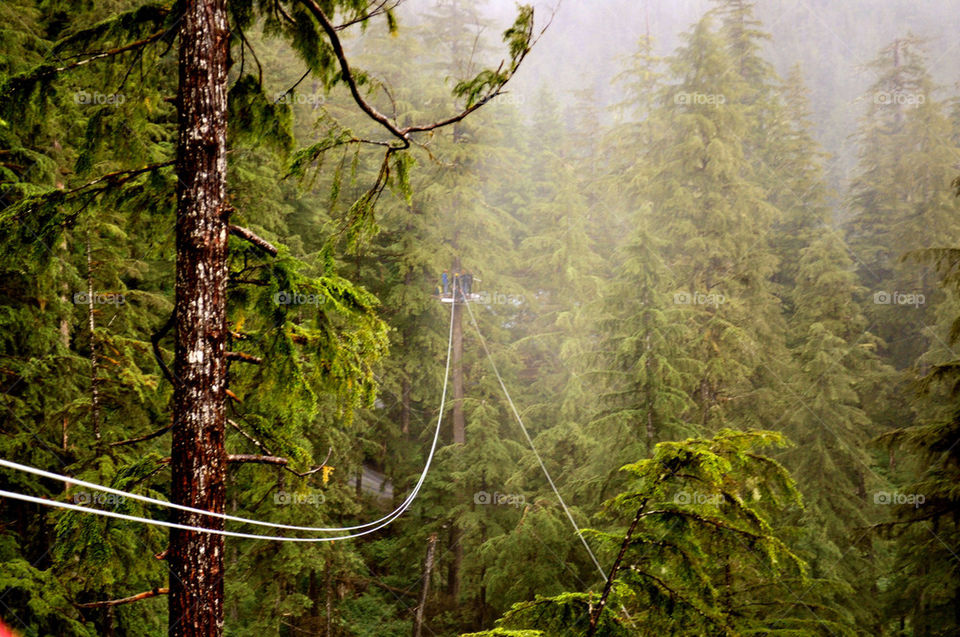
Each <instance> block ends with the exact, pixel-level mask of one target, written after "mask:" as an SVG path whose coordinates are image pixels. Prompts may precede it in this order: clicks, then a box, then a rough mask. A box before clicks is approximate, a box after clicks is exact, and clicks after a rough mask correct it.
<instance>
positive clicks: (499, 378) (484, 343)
mask: <svg viewBox="0 0 960 637" xmlns="http://www.w3.org/2000/svg"><path fill="white" fill-rule="evenodd" d="M463 304H464V305H465V306H467V312H469V313H470V320H471V321H472V322H473V328H474V329H475V330H476V332H477V338H479V339H480V345H481V346H483V351H484V352H485V353H486V355H487V360H489V361H490V367H492V368H493V373H494V374H495V375H496V376H497V381H498V382H499V383H500V389H502V390H503V395H504V396H506V397H507V402H508V403H510V408H511V409H512V410H513V415H514V417H516V419H517V423H518V424H519V425H520V429H521V431H523V435H524V437H525V438H526V439H527V443H528V444H529V445H530V449H531V450H533V455H534V456H536V458H537V462H539V463H540V468H541V469H543V475H545V476H547V482H549V483H550V488H551V489H553V492H554V493H555V494H556V496H557V500H559V501H560V506H561V507H563V512H564V513H566V514H567V519H569V520H570V524H572V525H573V528H574V530H576V532H577V535H578V536H579V537H580V541H581V542H583V546H584V548H586V549H587V553H589V554H590V559H591V560H593V563H594V565H595V566H596V567H597V570H598V571H599V572H600V575H602V576H603V579H604V580H606V579H607V573H606V572H605V571H604V570H603V567H602V566H600V562H599V561H598V560H597V556H596V555H594V554H593V549H591V548H590V545H589V544H587V540H586V538H584V537H583V531H581V530H580V527H579V526H578V525H577V521H576V520H574V519H573V515H571V513H570V509H568V508H567V503H566V502H564V501H563V496H561V495H560V491H559V490H558V489H557V485H555V484H554V483H553V478H551V477H550V472H549V471H547V465H545V464H544V463H543V458H541V457H540V453H539V452H538V451H537V448H536V447H535V446H534V444H533V439H532V438H531V437H530V433H529V432H528V431H527V427H526V426H525V425H524V424H523V419H522V418H521V417H520V412H519V411H517V406H516V405H515V404H514V403H513V399H512V398H510V392H508V391H507V386H506V385H504V384H503V377H502V376H500V371H499V370H498V369H497V364H496V363H494V362H493V356H491V355H490V350H489V349H488V348H487V341H486V340H485V339H484V338H483V334H481V333H480V326H479V325H478V324H477V317H476V316H474V315H473V310H472V309H471V308H470V303H467V302H464V303H463Z"/></svg>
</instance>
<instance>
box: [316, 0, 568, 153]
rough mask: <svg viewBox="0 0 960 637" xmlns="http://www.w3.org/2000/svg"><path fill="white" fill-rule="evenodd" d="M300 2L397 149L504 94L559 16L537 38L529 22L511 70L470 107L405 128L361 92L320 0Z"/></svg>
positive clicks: (369, 112) (356, 93)
mask: <svg viewBox="0 0 960 637" xmlns="http://www.w3.org/2000/svg"><path fill="white" fill-rule="evenodd" d="M300 2H301V4H303V5H304V6H305V7H306V8H307V10H309V11H310V13H311V14H312V15H313V17H314V18H315V19H316V20H317V22H318V23H319V24H320V27H321V28H322V29H323V31H324V33H326V35H327V38H329V40H330V45H331V47H332V48H333V52H334V55H336V57H337V61H338V62H339V63H340V71H341V76H342V77H343V79H344V81H345V82H346V83H347V86H348V88H349V89H350V94H351V95H352V96H353V100H354V102H356V104H357V106H359V107H360V110H362V111H363V112H364V113H366V114H367V116H369V117H370V118H371V119H373V120H374V121H376V122H378V123H379V124H380V125H381V126H383V127H384V128H385V129H386V130H387V131H389V132H390V134H392V135H393V136H394V137H396V138H397V139H399V140H400V142H401V144H400V145H399V146H395V147H394V148H396V149H397V150H401V149H405V148H409V147H410V144H411V139H410V133H415V132H427V131H432V130H436V129H438V128H442V127H444V126H448V125H450V124H454V123H456V122H459V121H461V120H463V119H464V118H466V117H467V116H468V115H469V114H470V113H472V112H474V111H476V110H477V109H478V108H480V107H481V106H483V105H484V104H486V103H487V102H489V101H490V100H491V99H493V98H494V97H496V96H497V95H500V94H501V92H502V90H503V87H504V86H506V84H507V82H509V81H510V79H511V78H512V77H513V76H514V74H515V73H516V71H517V69H518V68H519V67H520V64H521V63H522V62H523V60H524V59H525V58H526V56H527V54H528V53H529V52H530V49H531V48H532V47H533V45H534V44H536V42H537V40H539V39H540V37H541V36H542V35H543V33H544V32H545V31H546V30H547V28H548V27H549V26H550V24H551V23H552V21H553V15H556V10H554V14H553V15H551V17H550V19H549V20H548V21H547V24H546V26H544V27H543V29H541V31H540V33H539V34H538V35H537V37H536V38H534V37H533V31H532V29H533V22H532V19H531V20H530V22H529V24H527V25H526V27H525V30H524V32H523V34H522V37H523V44H522V46H521V47H520V48H519V49H518V50H515V51H511V53H512V55H513V57H512V59H511V63H510V67H509V68H508V69H507V71H506V73H504V74H501V71H502V70H503V65H504V62H501V63H500V66H499V67H498V68H497V71H496V72H495V73H493V74H492V77H493V78H495V79H492V80H490V81H489V83H488V84H484V86H486V90H485V91H484V92H483V94H482V95H481V96H480V98H479V99H477V100H476V101H475V102H472V103H469V104H468V106H467V107H466V108H464V109H463V110H462V111H460V112H459V113H458V114H456V115H453V116H451V117H448V118H446V119H442V120H440V121H437V122H433V123H430V124H418V125H412V126H407V127H405V128H400V127H399V126H397V125H396V123H394V122H393V120H391V119H390V118H389V117H387V116H386V115H384V114H383V113H381V112H380V111H379V110H377V108H376V107H375V106H373V105H372V104H371V103H370V102H368V101H367V100H366V99H365V98H364V97H363V95H361V93H360V88H359V86H358V84H357V80H356V77H355V76H354V74H353V71H352V70H351V68H350V63H349V62H348V61H347V56H346V54H345V53H344V51H343V45H342V44H341V42H340V36H339V35H338V34H337V28H336V27H335V26H334V25H333V23H332V22H331V21H330V19H329V18H328V17H327V14H326V13H324V11H323V9H322V8H321V7H320V5H319V4H317V2H316V0H300ZM558 6H559V5H558ZM531 11H532V10H531ZM531 18H532V13H531ZM511 48H513V44H511ZM487 73H489V72H487Z"/></svg>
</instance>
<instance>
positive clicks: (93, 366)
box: [64, 229, 100, 444]
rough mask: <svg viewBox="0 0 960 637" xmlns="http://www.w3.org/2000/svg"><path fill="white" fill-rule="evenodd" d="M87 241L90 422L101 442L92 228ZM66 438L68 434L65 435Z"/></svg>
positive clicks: (87, 235)
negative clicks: (94, 313) (91, 242)
mask: <svg viewBox="0 0 960 637" xmlns="http://www.w3.org/2000/svg"><path fill="white" fill-rule="evenodd" d="M86 243H87V328H89V330H90V424H91V426H92V427H93V437H94V439H96V441H97V443H98V444H99V442H100V387H99V381H98V378H97V376H98V369H97V363H98V361H97V336H96V330H97V323H96V319H95V318H94V315H93V312H94V307H93V299H94V292H93V248H92V247H91V245H90V230H89V229H88V230H87V233H86ZM64 438H66V436H64Z"/></svg>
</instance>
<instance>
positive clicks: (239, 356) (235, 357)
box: [226, 352, 263, 365]
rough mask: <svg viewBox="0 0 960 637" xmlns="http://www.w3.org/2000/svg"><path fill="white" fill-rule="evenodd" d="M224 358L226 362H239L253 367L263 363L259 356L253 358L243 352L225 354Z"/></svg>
mask: <svg viewBox="0 0 960 637" xmlns="http://www.w3.org/2000/svg"><path fill="white" fill-rule="evenodd" d="M226 356H227V360H228V361H239V362H241V363H252V364H254V365H260V364H261V363H263V359H262V358H260V357H259V356H253V355H251V354H245V353H243V352H227V353H226Z"/></svg>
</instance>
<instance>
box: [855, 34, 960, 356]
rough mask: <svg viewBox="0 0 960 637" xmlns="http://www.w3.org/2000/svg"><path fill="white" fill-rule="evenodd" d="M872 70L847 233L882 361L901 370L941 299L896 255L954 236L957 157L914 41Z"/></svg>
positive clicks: (921, 346) (927, 276) (895, 46)
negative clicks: (952, 190)
mask: <svg viewBox="0 0 960 637" xmlns="http://www.w3.org/2000/svg"><path fill="white" fill-rule="evenodd" d="M870 68H871V69H872V70H873V71H874V73H876V75H877V81H876V82H874V84H873V85H872V86H871V87H870V88H869V89H868V91H867V92H866V93H865V94H864V96H863V101H864V102H866V104H867V107H866V113H865V114H864V116H863V118H862V119H861V122H860V127H859V130H858V132H857V141H858V145H859V153H860V161H859V163H858V165H857V168H856V173H855V176H854V178H853V181H852V183H851V186H850V191H849V195H848V202H847V206H848V210H849V219H848V221H847V223H846V231H847V240H848V242H849V244H850V247H851V248H852V250H853V252H854V254H855V255H856V258H857V261H858V266H859V273H860V277H861V280H862V281H863V282H864V285H865V286H866V287H867V288H868V295H867V297H866V301H867V307H868V312H867V316H868V317H869V318H870V319H871V320H873V321H875V322H877V323H878V336H880V337H881V338H882V339H883V340H884V342H885V343H886V347H885V351H884V353H885V355H886V356H887V357H888V358H889V361H890V362H891V363H892V364H893V365H894V366H895V367H896V368H897V369H903V368H905V367H907V366H910V365H912V364H913V363H914V362H915V361H916V358H917V357H918V356H919V355H920V354H921V353H923V351H925V350H926V348H927V346H928V343H927V342H926V340H925V338H924V336H923V327H924V326H926V325H931V324H933V323H934V321H935V318H934V316H933V313H932V310H931V308H932V307H934V306H936V304H937V303H939V301H940V299H939V298H938V297H939V292H938V290H937V288H936V287H935V286H933V285H931V283H932V281H933V278H934V276H933V273H932V272H931V271H930V270H929V268H928V267H923V266H922V264H918V263H916V262H910V261H906V262H905V261H901V257H903V256H904V255H905V254H906V253H907V252H911V251H915V250H920V249H924V248H927V247H930V246H935V245H939V243H940V241H941V240H942V239H941V237H944V236H946V237H956V236H960V223H958V221H957V202H956V200H955V199H954V198H953V197H952V196H951V193H950V189H949V184H950V182H951V180H952V179H953V177H954V172H955V170H954V169H953V168H952V166H953V164H955V163H956V162H957V160H958V158H960V150H958V148H957V146H956V145H955V143H954V142H953V141H952V139H951V135H950V133H951V128H950V122H949V120H948V119H947V117H946V115H945V114H944V112H943V108H944V106H943V103H942V102H941V101H939V100H938V99H937V87H936V85H935V84H934V83H933V81H932V79H931V78H930V75H929V73H928V71H927V69H926V63H925V58H924V55H923V52H922V43H921V42H920V41H919V40H917V39H916V38H913V37H908V38H903V39H897V40H895V41H894V42H892V43H891V44H890V45H888V46H886V47H885V48H884V49H883V50H882V51H881V52H880V53H879V55H878V56H877V58H876V59H875V60H874V61H873V62H872V63H871V66H870ZM921 300H922V302H921Z"/></svg>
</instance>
